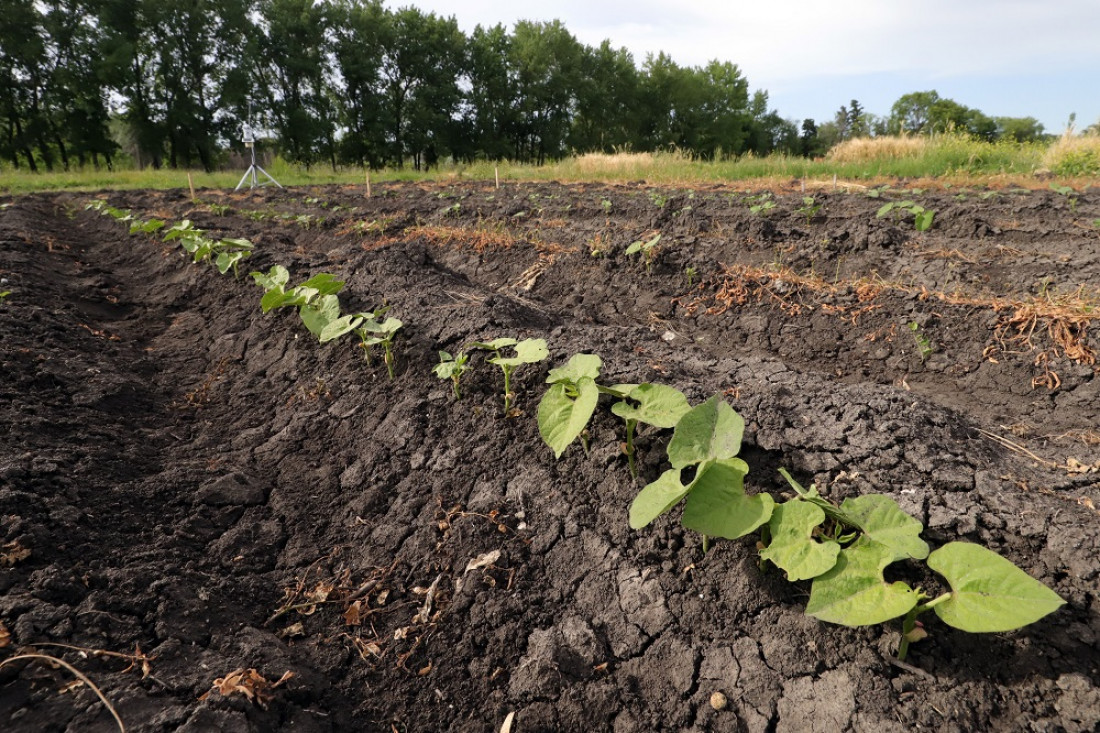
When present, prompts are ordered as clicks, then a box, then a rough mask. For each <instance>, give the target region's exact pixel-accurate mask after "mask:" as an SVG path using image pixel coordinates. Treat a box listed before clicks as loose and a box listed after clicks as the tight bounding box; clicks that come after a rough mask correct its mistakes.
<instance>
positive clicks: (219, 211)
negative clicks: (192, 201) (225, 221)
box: [206, 202, 233, 216]
mask: <svg viewBox="0 0 1100 733" xmlns="http://www.w3.org/2000/svg"><path fill="white" fill-rule="evenodd" d="M206 208H207V209H209V210H210V213H211V214H213V215H214V216H225V215H227V214H229V213H231V212H232V211H233V207H232V206H227V205H226V204H216V203H213V202H210V203H208V204H207V205H206Z"/></svg>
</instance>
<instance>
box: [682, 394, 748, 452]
mask: <svg viewBox="0 0 1100 733" xmlns="http://www.w3.org/2000/svg"><path fill="white" fill-rule="evenodd" d="M744 431H745V421H744V420H743V419H742V418H741V416H740V415H738V414H737V413H736V412H734V410H733V408H732V407H730V406H729V405H727V404H726V403H725V402H722V401H720V400H719V399H718V396H717V395H715V396H714V397H711V398H710V399H709V400H707V401H706V402H704V403H703V404H701V405H698V406H696V407H694V408H692V409H691V410H689V411H688V412H686V413H685V414H684V416H683V417H681V418H680V421H679V422H678V423H677V424H676V431H675V432H674V433H673V434H672V440H671V441H669V444H668V459H669V461H670V462H671V463H672V465H673V467H674V468H684V467H686V466H690V465H693V464H696V463H702V462H703V461H710V460H723V459H726V458H733V457H734V456H736V455H737V453H738V451H740V450H741V435H742V434H743V433H744Z"/></svg>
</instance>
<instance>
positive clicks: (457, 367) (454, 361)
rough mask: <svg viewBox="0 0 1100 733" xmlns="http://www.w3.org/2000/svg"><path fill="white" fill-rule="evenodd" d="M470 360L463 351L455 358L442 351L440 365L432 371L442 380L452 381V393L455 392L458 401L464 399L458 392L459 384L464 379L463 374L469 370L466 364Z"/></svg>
mask: <svg viewBox="0 0 1100 733" xmlns="http://www.w3.org/2000/svg"><path fill="white" fill-rule="evenodd" d="M469 360H470V356H469V355H468V354H466V353H465V352H463V351H460V352H458V353H457V354H455V355H454V356H451V355H450V354H449V353H447V352H446V351H440V352H439V363H438V364H436V365H435V367H433V368H432V371H433V372H434V373H435V375H436V376H437V377H439V378H440V379H449V380H451V391H452V392H454V395H455V399H456V400H460V399H462V395H461V394H460V393H459V391H458V383H459V380H460V379H462V374H463V372H465V371H466V370H467V369H468V368H469V367H467V366H466V362H467V361H469Z"/></svg>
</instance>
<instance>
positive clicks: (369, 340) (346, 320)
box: [318, 295, 405, 380]
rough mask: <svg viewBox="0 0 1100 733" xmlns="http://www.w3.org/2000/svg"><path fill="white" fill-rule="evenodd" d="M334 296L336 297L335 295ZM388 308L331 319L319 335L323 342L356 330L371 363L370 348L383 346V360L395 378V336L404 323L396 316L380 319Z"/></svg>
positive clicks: (365, 356) (391, 376) (390, 374)
mask: <svg viewBox="0 0 1100 733" xmlns="http://www.w3.org/2000/svg"><path fill="white" fill-rule="evenodd" d="M332 297H334V298H335V297H336V296H335V295H333V296H332ZM387 310H388V308H385V307H383V308H379V309H377V310H375V311H373V312H371V313H352V314H349V315H344V316H339V317H338V318H334V319H332V320H330V321H329V322H328V323H326V324H325V325H324V327H323V328H322V329H321V333H320V334H319V335H318V338H319V339H320V341H321V343H326V342H328V341H332V340H334V339H338V338H340V337H341V336H343V335H344V334H347V333H352V332H354V333H355V334H356V335H357V336H358V337H359V345H360V347H361V348H362V349H363V358H364V359H366V361H367V363H368V364H369V363H370V348H371V347H372V346H378V345H380V346H381V347H382V353H383V357H382V358H383V361H384V363H385V364H386V371H387V373H388V374H389V377H390V379H391V380H392V379H393V366H394V356H393V338H394V336H396V335H397V332H398V331H399V330H400V329H401V327H402V326H403V325H405V324H404V323H402V322H401V321H400V320H398V319H396V318H392V317H389V318H386V320H384V321H380V320H379V319H380V318H381V317H382V316H383V315H384V314H385V312H386V311H387Z"/></svg>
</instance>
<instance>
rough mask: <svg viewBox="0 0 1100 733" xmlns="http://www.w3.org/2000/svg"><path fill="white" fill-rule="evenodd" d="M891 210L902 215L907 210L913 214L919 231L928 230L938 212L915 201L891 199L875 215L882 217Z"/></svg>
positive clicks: (915, 225) (914, 226)
mask: <svg viewBox="0 0 1100 733" xmlns="http://www.w3.org/2000/svg"><path fill="white" fill-rule="evenodd" d="M890 212H897V213H899V214H901V215H902V216H904V215H905V213H906V212H907V213H909V214H912V216H913V228H914V229H916V230H917V231H918V232H926V231H928V230H929V229H931V228H932V220H933V219H934V218H935V216H936V212H934V211H932V210H931V209H926V208H924V207H923V206H921V205H920V204H918V203H916V202H914V201H891V202H890V203H888V204H883V205H882V206H881V207H880V208H879V210H878V211H877V212H876V213H875V217H876V218H878V219H881V218H883V217H884V216H886V215H888V214H889V213H890Z"/></svg>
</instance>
